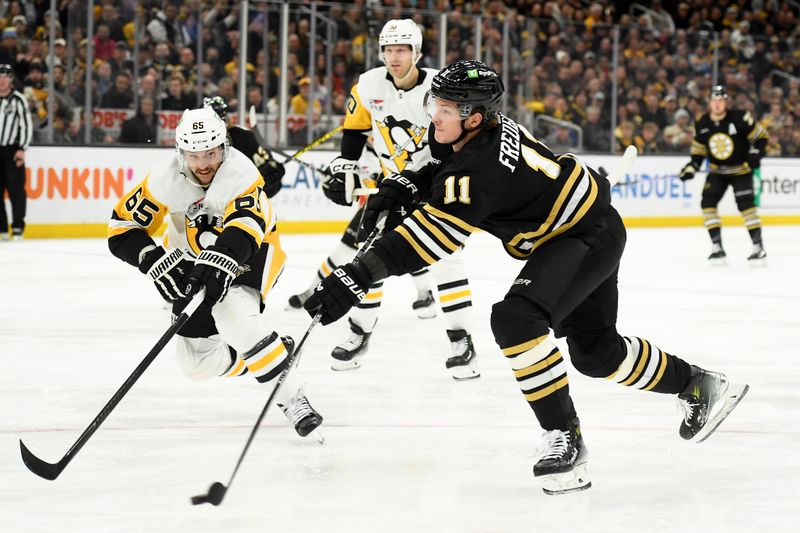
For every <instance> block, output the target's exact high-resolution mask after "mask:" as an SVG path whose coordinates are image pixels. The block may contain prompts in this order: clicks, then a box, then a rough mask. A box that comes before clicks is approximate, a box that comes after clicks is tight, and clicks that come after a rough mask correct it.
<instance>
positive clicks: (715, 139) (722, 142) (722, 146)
mask: <svg viewBox="0 0 800 533" xmlns="http://www.w3.org/2000/svg"><path fill="white" fill-rule="evenodd" d="M708 151H709V152H711V155H712V156H714V157H715V158H716V159H718V160H719V161H724V160H725V159H728V158H729V157H730V156H731V155H733V139H731V138H730V136H728V135H726V134H724V133H715V134H714V135H712V136H711V137H709V139H708Z"/></svg>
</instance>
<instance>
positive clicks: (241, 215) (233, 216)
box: [223, 209, 267, 233]
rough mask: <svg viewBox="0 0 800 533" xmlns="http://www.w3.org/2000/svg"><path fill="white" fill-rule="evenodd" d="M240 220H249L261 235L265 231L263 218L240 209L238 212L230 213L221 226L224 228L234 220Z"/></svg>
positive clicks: (265, 224) (265, 226)
mask: <svg viewBox="0 0 800 533" xmlns="http://www.w3.org/2000/svg"><path fill="white" fill-rule="evenodd" d="M241 219H247V220H251V221H252V222H253V223H254V224H255V225H256V227H258V229H259V230H260V231H261V233H264V232H266V231H267V223H266V221H265V220H264V217H262V216H260V215H258V214H256V213H254V212H252V211H250V210H249V209H248V210H244V209H240V210H239V211H234V212H233V213H230V214H229V215H228V216H227V217H225V222H224V223H223V225H225V226H226V225H228V224H229V223H231V222H233V221H234V220H241Z"/></svg>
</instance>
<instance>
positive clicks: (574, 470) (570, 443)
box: [533, 418, 592, 496]
mask: <svg viewBox="0 0 800 533" xmlns="http://www.w3.org/2000/svg"><path fill="white" fill-rule="evenodd" d="M544 438H545V444H544V453H543V454H542V457H541V459H539V461H538V462H537V463H536V464H535V465H534V466H533V475H534V476H536V477H538V478H541V479H542V490H543V491H544V493H545V494H549V495H551V496H555V495H558V494H568V493H570V492H578V491H581V490H586V489H588V488H589V487H591V486H592V482H591V481H590V480H589V477H588V475H587V466H588V463H589V452H588V450H587V449H586V446H585V445H584V444H583V437H582V436H581V428H580V422H578V419H577V418H573V419H572V420H570V421H569V422H568V423H567V427H566V428H564V429H563V430H559V429H556V430H553V431H548V432H547V433H545V434H544Z"/></svg>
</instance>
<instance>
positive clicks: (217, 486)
mask: <svg viewBox="0 0 800 533" xmlns="http://www.w3.org/2000/svg"><path fill="white" fill-rule="evenodd" d="M384 224H385V217H384V218H382V219H380V220H379V221H378V224H377V225H376V226H375V229H373V230H372V232H371V233H370V234H369V237H367V239H366V241H364V244H363V245H362V246H361V248H360V249H359V250H358V253H357V254H356V257H355V258H356V259H358V258H360V257H361V256H362V255H364V252H366V251H367V249H368V248H369V247H370V246H372V243H373V242H374V241H375V239H377V238H378V235H380V233H381V231H383V226H384ZM321 320H322V313H321V312H320V313H317V314H316V315H314V318H312V319H311V324H309V326H308V329H306V332H305V333H304V334H303V338H301V339H300V342H299V343H298V344H297V347H296V348H295V350H294V351H293V352H292V353H291V354H290V355H289V357H288V358H287V361H286V368H284V369H283V371H282V372H281V373H280V374H279V375H278V379H277V381H276V382H275V386H274V387H273V389H272V392H271V393H270V395H269V398H267V403H265V404H264V407H263V408H262V409H261V413H259V415H258V419H257V420H256V423H255V424H254V425H253V429H251V430H250V436H248V437H247V442H246V443H245V445H244V449H243V450H242V453H240V454H239V459H238V460H237V461H236V466H235V467H234V469H233V472H232V473H231V477H230V478H229V479H228V484H227V485H223V484H222V483H219V482H215V483H212V484H211V487H210V488H209V491H208V493H207V494H204V495H200V496H193V497H192V499H191V502H192V505H200V504H201V503H210V504H212V505H219V504H220V503H222V500H223V499H224V498H225V493H226V492H227V491H228V489H229V488H230V487H231V484H233V480H234V478H235V477H236V473H237V472H239V467H240V466H241V465H242V461H244V457H245V455H247V451H248V450H249V449H250V445H251V444H252V443H253V439H254V438H255V436H256V433H258V429H259V428H260V427H261V422H262V421H263V420H264V417H265V416H266V415H267V412H268V411H269V408H270V407H271V406H272V402H273V401H274V400H275V397H276V396H277V394H278V391H279V390H280V389H281V387H282V386H283V383H284V382H285V381H286V377H287V376H288V375H289V372H290V371H291V370H292V368H293V367H294V366H295V365H296V364H297V363H298V362H299V361H300V355H301V353H302V351H303V348H304V347H305V344H306V339H308V336H309V335H310V334H311V330H313V329H314V328H315V327H316V326H317V324H319V323H320V321H321Z"/></svg>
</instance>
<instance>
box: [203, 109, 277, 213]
mask: <svg viewBox="0 0 800 533" xmlns="http://www.w3.org/2000/svg"><path fill="white" fill-rule="evenodd" d="M203 107H210V108H211V109H213V110H214V111H215V112H216V113H217V115H219V117H220V118H221V119H222V120H224V121H225V124H227V126H228V137H230V139H231V146H233V147H234V148H236V149H237V150H239V151H240V152H242V153H243V154H244V155H246V156H247V157H248V158H249V159H250V160H252V161H253V164H255V166H256V167H257V168H258V171H259V172H260V173H261V177H262V178H264V183H265V185H264V192H266V193H267V197H268V198H272V197H273V196H275V195H276V194H278V191H280V190H281V178H283V175H284V174H286V169H285V168H284V166H283V165H282V164H281V163H280V162H278V161H276V160H275V158H274V157H272V152H270V150H269V148H267V147H266V146H261V144H260V143H259V142H258V140H257V139H256V136H255V134H254V133H253V132H252V131H250V130H246V129H244V128H240V127H239V126H233V125H232V124H231V121H230V120H228V104H226V103H225V100H224V99H223V98H222V97H221V96H213V97H206V98H203Z"/></svg>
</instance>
